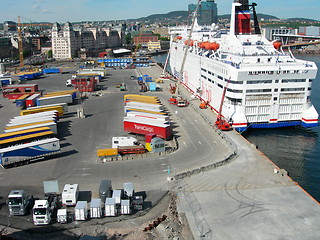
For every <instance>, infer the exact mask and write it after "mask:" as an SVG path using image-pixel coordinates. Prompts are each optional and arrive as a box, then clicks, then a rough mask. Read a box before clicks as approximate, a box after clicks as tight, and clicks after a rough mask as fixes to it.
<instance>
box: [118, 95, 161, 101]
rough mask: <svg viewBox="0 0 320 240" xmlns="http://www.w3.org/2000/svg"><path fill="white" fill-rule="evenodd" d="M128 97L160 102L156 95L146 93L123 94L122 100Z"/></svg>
mask: <svg viewBox="0 0 320 240" xmlns="http://www.w3.org/2000/svg"><path fill="white" fill-rule="evenodd" d="M128 99H139V100H146V101H155V102H160V99H159V98H158V97H156V96H147V95H139V94H126V95H124V97H123V100H124V101H127V100H128Z"/></svg>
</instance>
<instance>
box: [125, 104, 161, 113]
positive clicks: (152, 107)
mask: <svg viewBox="0 0 320 240" xmlns="http://www.w3.org/2000/svg"><path fill="white" fill-rule="evenodd" d="M126 106H127V107H130V108H141V109H145V110H150V111H163V110H164V106H163V105H158V104H152V103H142V102H127V103H126Z"/></svg>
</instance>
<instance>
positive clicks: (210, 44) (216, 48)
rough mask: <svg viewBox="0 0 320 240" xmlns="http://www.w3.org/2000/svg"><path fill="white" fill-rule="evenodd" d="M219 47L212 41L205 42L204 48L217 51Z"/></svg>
mask: <svg viewBox="0 0 320 240" xmlns="http://www.w3.org/2000/svg"><path fill="white" fill-rule="evenodd" d="M219 47H220V44H219V43H216V42H213V43H208V44H206V46H205V48H206V49H208V50H213V51H217V50H218V49H219Z"/></svg>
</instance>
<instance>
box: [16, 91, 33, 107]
mask: <svg viewBox="0 0 320 240" xmlns="http://www.w3.org/2000/svg"><path fill="white" fill-rule="evenodd" d="M29 96H30V95H29V94H24V95H22V96H21V97H19V98H18V99H16V107H18V108H20V109H24V108H26V100H27V98H28V97H29Z"/></svg>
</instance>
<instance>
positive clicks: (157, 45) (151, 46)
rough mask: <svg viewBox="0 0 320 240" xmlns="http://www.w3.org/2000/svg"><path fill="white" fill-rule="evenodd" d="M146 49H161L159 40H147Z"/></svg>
mask: <svg viewBox="0 0 320 240" xmlns="http://www.w3.org/2000/svg"><path fill="white" fill-rule="evenodd" d="M148 50H149V51H158V50H161V44H160V41H155V42H152V41H149V42H148Z"/></svg>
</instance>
